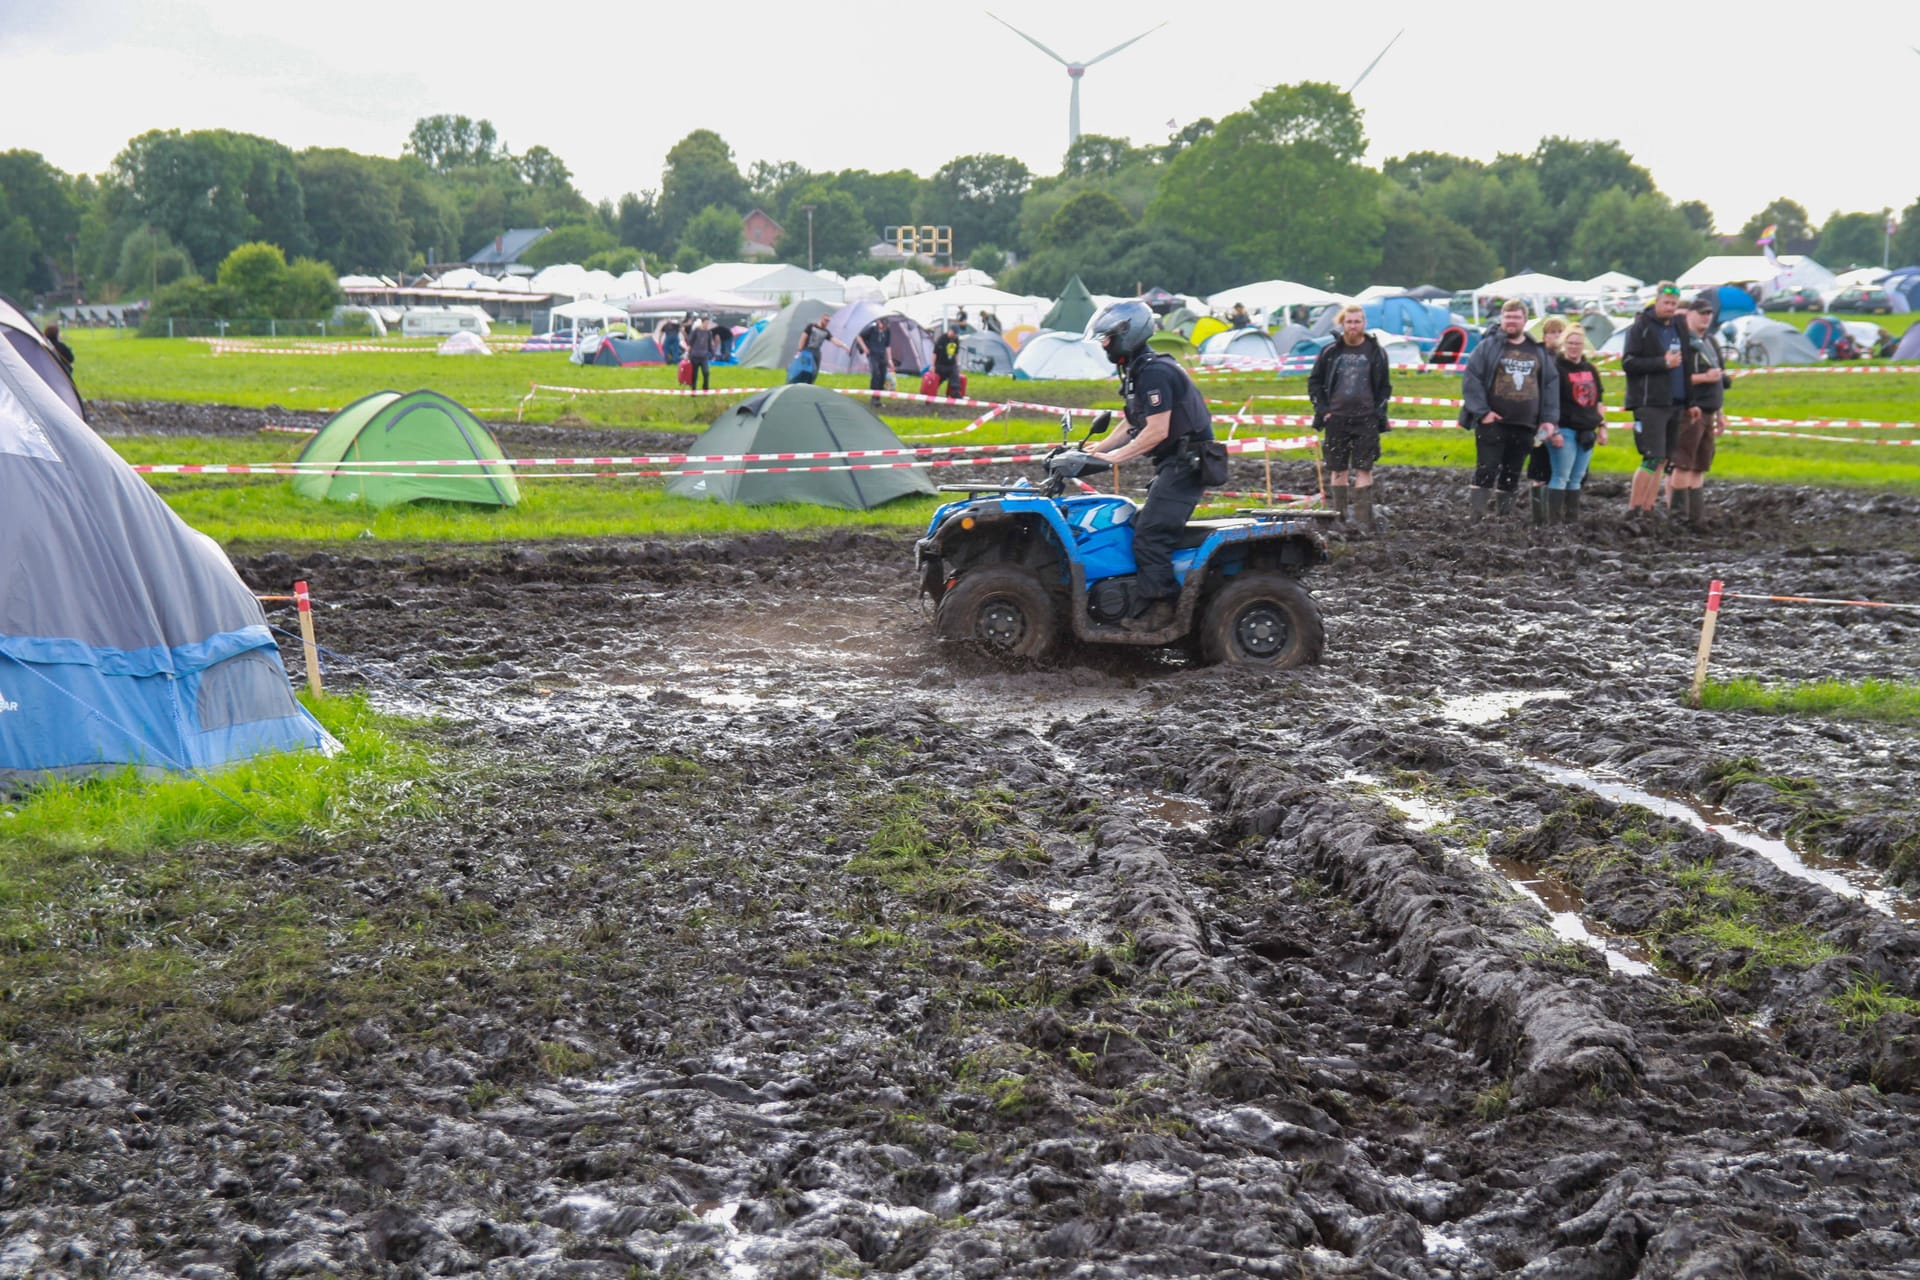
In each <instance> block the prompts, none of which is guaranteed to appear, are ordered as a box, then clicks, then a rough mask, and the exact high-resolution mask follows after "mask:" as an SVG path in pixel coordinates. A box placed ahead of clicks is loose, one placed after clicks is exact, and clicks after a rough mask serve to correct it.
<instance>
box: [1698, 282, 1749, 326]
mask: <svg viewBox="0 0 1920 1280" xmlns="http://www.w3.org/2000/svg"><path fill="white" fill-rule="evenodd" d="M1700 297H1702V298H1705V299H1706V300H1707V301H1708V302H1710V303H1712V304H1713V322H1714V323H1715V324H1723V323H1725V322H1726V321H1728V320H1738V319H1739V318H1740V317H1741V316H1750V315H1752V314H1753V313H1754V312H1756V311H1758V310H1759V309H1760V305H1759V304H1758V303H1756V302H1755V301H1754V300H1753V295H1752V294H1751V293H1748V292H1747V291H1746V290H1745V289H1741V288H1737V287H1735V286H1734V285H1730V284H1720V285H1709V286H1708V287H1707V288H1705V289H1702V290H1701V291H1700Z"/></svg>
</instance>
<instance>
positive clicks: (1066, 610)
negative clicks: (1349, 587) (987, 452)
mask: <svg viewBox="0 0 1920 1280" xmlns="http://www.w3.org/2000/svg"><path fill="white" fill-rule="evenodd" d="M1104 425H1105V423H1104V421H1099V420H1097V421H1096V425H1095V428H1094V430H1096V431H1097V430H1099V429H1101V428H1102V427H1103V426H1104ZM1092 434H1093V432H1091V431H1090V432H1089V433H1088V435H1089V436H1091V435H1092ZM1072 453H1073V451H1070V450H1069V449H1068V447H1067V446H1066V445H1065V444H1062V445H1060V446H1059V447H1057V448H1055V449H1054V450H1053V452H1052V453H1050V454H1048V455H1047V469H1048V476H1047V479H1046V481H1045V482H1044V483H1043V484H1041V485H1040V486H1039V487H1035V486H1033V485H1032V484H1030V483H1028V482H1027V481H1025V480H1022V481H1020V482H1019V483H1017V484H998V485H995V484H982V485H970V484H966V485H963V484H954V485H941V486H940V491H941V492H943V493H957V494H964V495H965V496H964V497H962V498H959V499H958V500H956V501H952V502H948V503H946V504H945V505H943V506H941V507H940V508H939V509H938V510H937V511H935V512H934V513H933V520H932V521H931V523H930V524H929V525H928V526H927V533H926V536H925V537H923V538H921V539H920V540H919V541H917V542H916V543H915V544H914V564H915V568H916V569H917V571H918V576H919V580H920V589H921V591H922V593H923V594H925V595H929V596H931V597H932V598H933V602H934V619H935V626H936V629H937V631H938V633H939V635H940V636H941V638H942V639H946V640H953V641H961V642H971V643H973V644H976V645H978V646H980V647H981V648H983V649H986V650H987V651H989V652H991V653H994V654H997V655H1000V656H1003V657H1007V658H1016V659H1022V660H1026V661H1029V662H1043V661H1045V660H1046V659H1047V658H1049V657H1051V656H1052V655H1053V654H1054V653H1055V652H1057V651H1058V650H1059V649H1060V648H1061V647H1062V645H1063V644H1064V643H1065V642H1066V640H1067V637H1068V636H1069V635H1071V636H1072V638H1073V639H1075V640H1078V641H1080V642H1082V643H1086V644H1117V645H1140V646H1147V647H1156V648H1165V647H1177V648H1181V649H1185V650H1186V651H1187V652H1188V653H1189V655H1191V656H1192V657H1194V658H1196V659H1197V660H1198V661H1200V662H1202V663H1209V664H1213V663H1225V664H1230V665H1237V666H1247V667H1259V668H1265V669H1267V670H1273V671H1283V670H1287V669H1288V668H1292V667H1297V666H1301V665H1303V664H1305V663H1309V662H1317V661H1319V660H1320V651H1321V648H1322V647H1323V645H1324V643H1325V638H1326V632H1325V629H1324V627H1323V625H1322V623H1321V620H1320V608H1319V606H1318V605H1317V604H1316V603H1315V602H1314V599H1313V597H1312V596H1310V595H1308V594H1307V590H1306V588H1305V587H1303V586H1302V585H1301V584H1300V579H1301V577H1302V576H1303V575H1304V574H1305V573H1306V572H1307V571H1308V570H1309V569H1311V568H1313V567H1314V566H1315V565H1319V564H1325V563H1326V561H1327V548H1326V539H1325V538H1324V537H1323V536H1322V535H1321V534H1320V533H1319V531H1318V530H1316V529H1315V528H1314V527H1313V518H1312V517H1311V516H1308V515H1306V514H1303V513H1301V512H1297V511H1296V512H1285V511H1278V510H1267V509H1247V510H1243V511H1241V512H1239V513H1237V514H1236V515H1235V516H1234V517H1232V518H1229V519H1210V520H1194V521H1191V522H1189V523H1188V525H1187V528H1186V532H1185V533H1184V535H1183V536H1182V537H1181V538H1180V540H1179V542H1178V543H1177V544H1176V548H1175V550H1174V553H1173V571H1174V576H1175V577H1176V578H1177V579H1178V580H1179V583H1180V594H1179V597H1178V600H1177V602H1176V607H1175V611H1174V617H1173V621H1171V622H1170V623H1168V624H1167V625H1166V626H1165V627H1163V628H1161V629H1160V630H1158V631H1150V632H1137V631H1136V632H1130V631H1127V630H1124V629H1123V628H1122V627H1121V625H1120V624H1121V622H1122V621H1123V620H1124V619H1125V618H1126V617H1127V616H1128V615H1129V614H1130V613H1131V612H1132V609H1133V591H1132V587H1133V581H1134V559H1133V520H1134V517H1135V515H1137V514H1138V512H1139V508H1138V506H1137V505H1136V504H1135V503H1134V502H1133V501H1132V500H1131V499H1128V498H1124V497H1120V496H1118V495H1115V494H1100V493H1085V494H1072V495H1069V494H1067V493H1066V482H1067V479H1068V478H1069V476H1070V475H1072V474H1074V473H1075V468H1076V467H1078V466H1081V465H1083V464H1082V463H1080V462H1076V461H1074V460H1073V457H1069V458H1067V459H1066V460H1065V462H1064V464H1062V463H1060V462H1059V460H1061V459H1062V455H1063V454H1072ZM1077 457H1078V458H1080V459H1084V458H1085V457H1086V455H1083V454H1081V455H1077ZM1056 465H1064V471H1061V472H1057V471H1056ZM1103 469H1104V468H1103ZM1329 514H1331V513H1329Z"/></svg>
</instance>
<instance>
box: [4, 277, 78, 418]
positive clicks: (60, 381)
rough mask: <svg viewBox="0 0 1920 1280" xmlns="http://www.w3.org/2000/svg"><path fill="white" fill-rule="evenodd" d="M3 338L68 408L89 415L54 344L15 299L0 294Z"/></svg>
mask: <svg viewBox="0 0 1920 1280" xmlns="http://www.w3.org/2000/svg"><path fill="white" fill-rule="evenodd" d="M0 339H5V340H6V342H7V343H8V344H9V345H11V346H12V347H13V349H14V350H15V351H18V352H19V353H20V358H21V359H23V360H25V361H26V362H27V363H28V364H29V365H30V366H32V368H33V371H34V372H35V373H37V374H39V375H40V380H41V381H42V382H44V383H46V384H47V385H48V386H50V387H52V388H53V390H54V393H55V394H56V395H58V396H59V397H60V398H61V399H62V400H63V401H65V402H66V405H67V408H69V409H71V410H73V411H74V412H75V413H77V414H79V415H80V416H81V418H83V419H84V418H85V417H86V416H87V406H86V404H85V403H84V402H82V401H81V399H80V391H79V389H78V388H76V387H75V386H74V385H73V375H72V374H70V373H68V372H67V366H66V365H65V364H63V363H61V360H60V357H59V356H58V355H56V354H54V350H53V344H52V343H50V342H48V341H47V340H46V338H45V337H43V336H42V335H41V333H40V330H38V329H36V328H35V327H34V324H33V320H32V319H31V318H30V317H29V316H28V315H27V313H26V312H25V311H22V310H21V309H20V308H19V307H17V306H15V305H14V302H13V299H11V298H9V297H7V296H6V295H5V294H0Z"/></svg>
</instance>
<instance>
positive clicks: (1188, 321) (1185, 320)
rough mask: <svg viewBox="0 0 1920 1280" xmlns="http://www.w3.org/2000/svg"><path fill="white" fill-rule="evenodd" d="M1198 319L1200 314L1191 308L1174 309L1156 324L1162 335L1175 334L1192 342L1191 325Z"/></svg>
mask: <svg viewBox="0 0 1920 1280" xmlns="http://www.w3.org/2000/svg"><path fill="white" fill-rule="evenodd" d="M1199 318H1200V313H1199V312H1197V311H1195V310H1193V308H1191V307H1175V308H1174V309H1173V310H1171V311H1169V312H1167V313H1166V314H1165V315H1163V316H1161V317H1160V319H1159V321H1158V323H1159V326H1160V331H1161V332H1162V333H1177V334H1179V335H1180V336H1181V337H1183V338H1186V339H1187V340H1188V341H1192V335H1193V324H1194V321H1196V320H1198V319H1199Z"/></svg>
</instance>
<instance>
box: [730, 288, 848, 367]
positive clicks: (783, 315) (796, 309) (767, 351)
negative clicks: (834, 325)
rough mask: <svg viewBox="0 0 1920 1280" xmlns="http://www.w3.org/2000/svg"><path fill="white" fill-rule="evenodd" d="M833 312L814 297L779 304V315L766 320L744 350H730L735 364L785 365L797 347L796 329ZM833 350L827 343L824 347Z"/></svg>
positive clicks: (752, 365)
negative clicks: (757, 334)
mask: <svg viewBox="0 0 1920 1280" xmlns="http://www.w3.org/2000/svg"><path fill="white" fill-rule="evenodd" d="M833 311H834V309H833V308H832V307H830V306H828V305H827V304H826V303H824V302H821V301H818V300H817V299H814V298H803V299H801V300H800V301H799V302H795V303H792V304H790V305H788V306H786V307H783V308H782V309H781V310H780V312H779V314H777V315H775V316H774V317H773V319H771V320H769V321H767V327H766V328H764V329H762V330H761V331H760V335H759V336H758V337H756V338H755V339H754V340H753V341H752V342H751V343H749V344H748V345H747V347H746V349H745V350H741V349H739V348H737V347H736V348H735V349H734V353H733V358H734V361H735V363H737V364H739V365H741V366H743V367H745V368H748V369H784V368H786V367H787V362H788V361H789V360H791V359H793V354H794V352H796V351H798V350H799V349H800V331H801V330H802V329H804V328H806V327H807V326H808V325H810V324H812V323H813V322H814V321H815V320H819V319H821V318H822V317H824V316H830V315H832V314H833ZM833 349H834V348H833V347H832V346H831V345H829V347H828V350H833Z"/></svg>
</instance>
